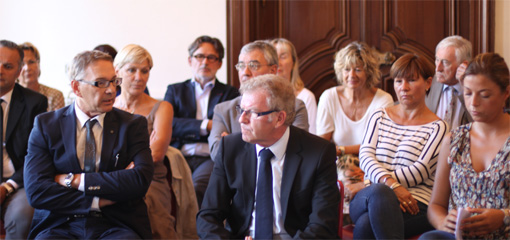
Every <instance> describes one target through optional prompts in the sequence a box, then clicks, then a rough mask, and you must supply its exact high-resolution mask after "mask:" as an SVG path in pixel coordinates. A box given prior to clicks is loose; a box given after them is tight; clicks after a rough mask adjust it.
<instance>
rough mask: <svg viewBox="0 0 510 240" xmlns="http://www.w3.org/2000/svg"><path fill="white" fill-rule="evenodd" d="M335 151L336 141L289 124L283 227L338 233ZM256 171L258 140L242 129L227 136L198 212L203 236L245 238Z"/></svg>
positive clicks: (308, 234)
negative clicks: (244, 134)
mask: <svg viewBox="0 0 510 240" xmlns="http://www.w3.org/2000/svg"><path fill="white" fill-rule="evenodd" d="M335 153H336V152H335V146H334V145H333V144H332V143H330V142H328V141H326V140H324V139H322V138H319V137H317V136H315V135H312V134H310V133H308V132H306V131H304V130H302V129H299V128H296V127H293V126H291V127H290V137H289V142H288V145H287V150H286V156H285V162H284V166H283V176H282V182H281V193H280V199H281V206H282V215H283V222H284V228H285V230H286V231H287V233H288V234H289V235H290V236H292V237H293V238H300V239H333V238H337V230H338V203H339V201H340V196H339V191H338V187H337V183H336V179H337V175H336V167H335V160H336V156H335ZM256 171H257V157H256V150H255V145H254V144H250V143H246V142H244V141H243V140H242V136H241V133H235V134H231V135H229V136H226V137H224V138H222V140H221V142H220V145H219V146H218V154H217V155H216V158H215V164H214V170H213V172H212V174H211V178H210V180H209V186H208V187H207V191H206V193H205V197H204V200H203V203H202V208H201V210H200V211H199V213H198V216H197V231H198V235H199V237H200V238H201V239H217V238H222V239H227V238H238V239H241V238H244V237H245V236H247V235H248V234H249V226H250V222H251V214H252V211H253V204H254V202H255V186H256V176H257V173H256ZM224 219H226V223H227V226H224V224H223V220H224Z"/></svg>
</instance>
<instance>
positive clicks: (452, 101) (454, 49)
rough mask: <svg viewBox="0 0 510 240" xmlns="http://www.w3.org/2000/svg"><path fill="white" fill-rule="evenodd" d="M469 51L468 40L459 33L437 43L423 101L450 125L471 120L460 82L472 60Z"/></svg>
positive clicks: (451, 126) (452, 126) (454, 125)
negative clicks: (430, 83)
mask: <svg viewBox="0 0 510 240" xmlns="http://www.w3.org/2000/svg"><path fill="white" fill-rule="evenodd" d="M471 51H472V47H471V43H470V42H469V41H468V40H467V39H465V38H463V37H461V36H450V37H447V38H445V39H443V40H441V42H439V44H437V47H436V60H435V63H436V74H435V76H434V80H433V81H432V86H431V87H430V92H429V94H428V95H427V97H426V99H425V104H427V107H428V108H429V109H430V110H431V111H432V112H434V113H436V115H437V116H438V117H440V118H441V119H443V120H444V121H446V122H447V123H448V125H449V127H450V129H455V128H457V127H458V126H460V125H463V124H466V123H468V122H471V121H472V118H471V116H470V115H469V113H468V111H466V106H465V104H464V97H463V95H462V92H463V91H462V86H461V85H460V82H459V79H460V77H461V76H462V74H464V71H465V70H466V67H467V64H468V63H469V61H470V60H471V55H472V53H471Z"/></svg>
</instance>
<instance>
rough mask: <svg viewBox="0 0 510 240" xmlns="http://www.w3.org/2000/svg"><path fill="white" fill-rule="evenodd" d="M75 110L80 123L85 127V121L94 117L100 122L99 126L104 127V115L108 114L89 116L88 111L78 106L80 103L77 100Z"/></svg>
mask: <svg viewBox="0 0 510 240" xmlns="http://www.w3.org/2000/svg"><path fill="white" fill-rule="evenodd" d="M74 112H75V113H76V118H77V119H78V122H77V123H78V124H79V126H81V127H83V126H85V123H86V122H87V121H88V120H89V119H93V118H95V119H96V120H97V123H98V124H99V126H101V127H103V123H104V117H105V115H106V113H101V114H99V115H97V116H94V117H89V116H88V115H87V114H86V113H84V112H83V111H82V110H81V109H80V108H79V107H78V104H77V103H76V102H74Z"/></svg>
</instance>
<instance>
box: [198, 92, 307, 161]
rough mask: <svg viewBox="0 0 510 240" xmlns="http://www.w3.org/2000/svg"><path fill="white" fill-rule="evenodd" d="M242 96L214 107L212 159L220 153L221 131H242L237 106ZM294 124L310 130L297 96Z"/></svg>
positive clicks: (210, 142) (304, 108) (211, 137)
mask: <svg viewBox="0 0 510 240" xmlns="http://www.w3.org/2000/svg"><path fill="white" fill-rule="evenodd" d="M241 97H242V96H239V97H237V98H234V99H232V100H229V101H225V102H222V103H219V104H217V105H216V106H215V107H214V116H213V124H212V128H211V133H210V134H209V138H208V139H207V140H208V142H209V150H210V152H211V159H213V160H214V158H215V157H216V154H217V153H218V149H217V146H218V144H219V143H220V140H221V133H222V132H227V133H229V134H231V133H238V132H241V124H239V114H238V113H237V110H236V106H237V105H240V104H241ZM292 125H293V126H295V127H298V128H301V129H304V130H306V131H308V128H309V124H308V112H307V111H306V106H305V103H303V101H301V100H299V99H297V98H296V118H295V119H294V122H293V123H292Z"/></svg>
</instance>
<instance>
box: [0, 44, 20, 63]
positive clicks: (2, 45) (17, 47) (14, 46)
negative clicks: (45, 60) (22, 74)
mask: <svg viewBox="0 0 510 240" xmlns="http://www.w3.org/2000/svg"><path fill="white" fill-rule="evenodd" d="M0 47H6V48H8V49H11V50H15V51H17V52H18V54H19V60H18V70H21V68H22V67H23V58H24V57H25V53H24V52H23V49H21V47H20V46H18V44H16V43H15V42H11V41H9V40H0Z"/></svg>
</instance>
